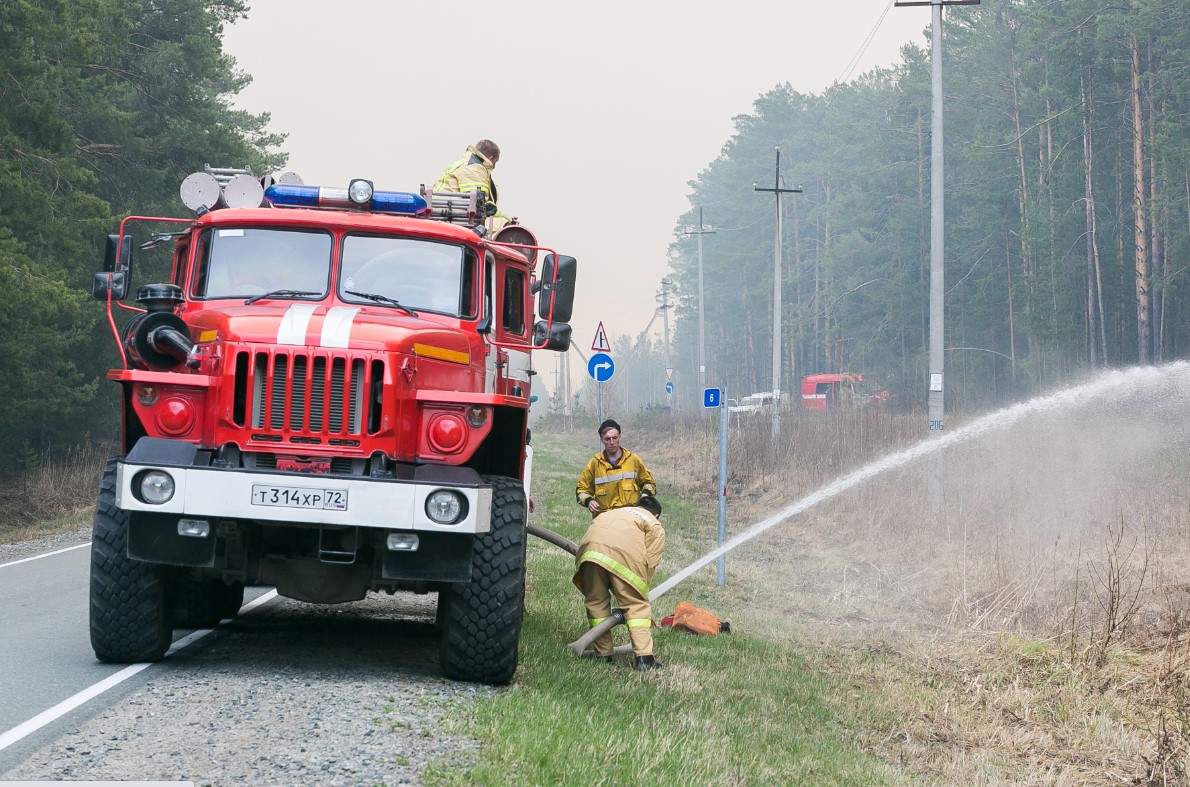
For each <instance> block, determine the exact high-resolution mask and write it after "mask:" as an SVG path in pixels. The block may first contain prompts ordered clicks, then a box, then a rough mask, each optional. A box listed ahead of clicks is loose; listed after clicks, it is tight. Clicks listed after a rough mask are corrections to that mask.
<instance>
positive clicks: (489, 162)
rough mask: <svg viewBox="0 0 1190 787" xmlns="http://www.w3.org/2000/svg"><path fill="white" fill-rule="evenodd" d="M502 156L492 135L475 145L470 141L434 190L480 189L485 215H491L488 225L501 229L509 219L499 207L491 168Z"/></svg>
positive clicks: (468, 192)
mask: <svg viewBox="0 0 1190 787" xmlns="http://www.w3.org/2000/svg"><path fill="white" fill-rule="evenodd" d="M499 160H500V147H499V146H498V145H497V144H496V143H495V142H493V141H492V140H490V139H481V140H480V141H479V142H476V143H475V144H474V145H469V146H468V147H467V149H466V150H465V151H463V155H462V156H460V157H459V158H458V159H457V160H456V161H454V162H453V163H451V165H450V166H449V167H447V168H446V171H445V172H443V173H442V177H440V178H438V182H437V183H435V184H434V191H453V192H458V193H462V194H470V193H471V192H472V191H478V192H480V193H481V195H482V197H481V199H480V208H481V210H483V211H484V215H485V216H487V217H490V218H491V219H492V226H490V227H489V229H492V230H497V229H500V227H502V226H504V225H505V224H507V223H508V221H509V219H508V217H507V216H505V215H504V214H503V213H501V212H500V209H499V208H498V207H497V203H498V202H499V194H498V193H497V191H496V181H494V180H492V170H494V169H495V168H496V162H498V161H499Z"/></svg>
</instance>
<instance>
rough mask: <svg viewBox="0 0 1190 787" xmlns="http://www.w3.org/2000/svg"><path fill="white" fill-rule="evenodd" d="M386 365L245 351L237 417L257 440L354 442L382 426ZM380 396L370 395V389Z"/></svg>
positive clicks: (241, 358)
mask: <svg viewBox="0 0 1190 787" xmlns="http://www.w3.org/2000/svg"><path fill="white" fill-rule="evenodd" d="M383 380H384V363H383V362H382V361H379V360H372V361H369V360H367V359H365V358H362V357H352V356H350V355H348V356H333V355H326V354H310V353H306V352H302V351H300V350H299V351H286V350H274V351H257V352H255V353H247V352H242V353H239V355H238V356H237V358H236V386H235V388H236V402H235V409H234V419H235V421H236V422H237V423H239V424H240V425H246V426H248V427H250V428H251V429H254V430H259V432H258V433H256V434H253V439H257V440H271V441H274V442H280V441H288V442H291V443H299V444H300V443H307V444H321V443H324V442H327V443H330V444H335V443H339V442H340V441H345V442H347V443H349V444H350V443H353V442H355V441H354V440H350V438H354V437H360V436H362V435H364V434H365V433H374V432H376V431H377V429H378V425H379V424H380V397H379V395H378V394H379V390H378V386H380V385H381V384H382V383H383ZM374 390H375V391H376V392H377V395H374V396H369V392H370V391H374Z"/></svg>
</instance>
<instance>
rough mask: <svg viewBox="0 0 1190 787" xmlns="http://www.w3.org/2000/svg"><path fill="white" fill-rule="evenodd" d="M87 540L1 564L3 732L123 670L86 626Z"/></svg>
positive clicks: (0, 713)
mask: <svg viewBox="0 0 1190 787" xmlns="http://www.w3.org/2000/svg"><path fill="white" fill-rule="evenodd" d="M90 559H91V550H90V549H89V545H86V546H81V547H80V548H77V549H70V550H69V551H67V552H60V553H59V554H56V555H54V554H51V555H49V556H48V557H41V558H37V559H32V560H29V559H27V560H24V561H16V562H13V563H7V564H4V565H3V566H0V600H2V601H0V643H2V645H0V663H3V664H4V669H2V670H0V697H3V698H4V701H3V702H0V734H3V733H4V732H7V731H8V730H10V729H11V728H13V727H15V726H16V725H18V724H20V723H22V722H24V721H27V720H29V719H31V718H33V717H34V716H36V715H37V714H39V713H41V712H42V711H44V710H46V709H47V708H50V707H53V706H54V705H56V704H58V703H59V702H61V701H62V700H65V699H67V698H68V697H71V696H73V695H74V694H76V693H78V692H80V691H82V690H83V689H86V688H87V687H88V686H90V685H92V684H94V683H98V682H99V681H101V680H103V679H104V678H106V677H108V676H110V675H113V674H115V673H117V672H119V671H120V670H121V669H123V667H122V666H120V665H113V664H101V663H99V662H98V661H96V660H95V653H94V652H93V651H92V650H91V641H90V638H89V635H88V632H87V583H88V564H89V562H90Z"/></svg>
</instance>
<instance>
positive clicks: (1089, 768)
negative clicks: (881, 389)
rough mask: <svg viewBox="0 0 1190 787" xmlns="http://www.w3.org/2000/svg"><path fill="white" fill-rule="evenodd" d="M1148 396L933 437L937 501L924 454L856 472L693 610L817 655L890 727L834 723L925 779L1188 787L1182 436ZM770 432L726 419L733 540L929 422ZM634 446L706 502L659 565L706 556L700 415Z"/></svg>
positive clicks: (1174, 410) (711, 465)
mask: <svg viewBox="0 0 1190 787" xmlns="http://www.w3.org/2000/svg"><path fill="white" fill-rule="evenodd" d="M1180 382H1183V383H1184V382H1185V381H1184V380H1180ZM1153 395H1154V396H1158V397H1161V396H1163V397H1164V400H1163V401H1153V399H1152V397H1150V396H1145V397H1144V398H1143V401H1133V402H1132V403H1131V404H1128V405H1125V404H1124V403H1123V402H1120V401H1105V402H1095V403H1093V404H1092V405H1091V406H1088V407H1077V408H1075V407H1071V408H1069V411H1068V412H1067V411H1063V410H1059V411H1056V412H1046V413H1045V414H1044V416H1043V417H1042V416H1041V415H1039V416H1038V417H1027V418H1024V419H1022V420H1021V421H1020V423H1018V424H1016V425H1013V426H1011V427H1009V428H1006V429H1003V430H991V431H990V432H988V433H987V434H984V435H981V436H979V437H977V438H974V439H971V440H970V441H966V442H961V443H958V444H956V445H953V446H952V447H949V448H948V449H947V450H946V452H945V455H944V460H943V468H944V470H943V475H942V499H941V503H940V506H939V507H938V508H937V509H935V508H934V507H932V506H931V505H930V504H929V495H928V493H927V489H928V479H929V474H930V473H929V468H930V465H929V460H928V459H926V460H916V461H914V462H909V463H907V464H905V465H904V466H902V467H898V468H893V469H890V470H888V471H887V472H884V473H882V474H880V475H879V476H877V477H873V478H871V479H869V480H867V481H864V482H861V483H859V484H857V485H856V486H855V487H853V488H851V489H849V490H847V491H845V492H843V493H840V494H839V495H838V496H836V497H834V498H831V499H829V500H826V501H823V502H822V503H820V504H818V505H816V506H814V507H813V508H811V509H809V510H807V511H805V512H804V513H802V514H800V515H798V516H795V517H793V518H792V519H790V520H789V521H786V522H784V523H782V524H780V525H777V526H776V527H773V528H772V529H771V530H769V531H767V532H765V533H764V534H762V535H759V536H757V537H756V538H755V539H754V540H752V541H749V542H748V543H747V544H745V545H743V546H741V547H740V548H738V549H736V550H735V551H734V552H732V553H731V554H730V555H729V556H728V559H727V565H728V571H729V575H728V578H729V581H728V585H727V587H726V588H724V589H722V590H721V591H717V592H715V593H713V594H710V595H707V596H705V597H702V598H700V599H697V600H698V601H699V602H702V603H705V604H706V605H708V606H712V607H713V608H714V609H715V610H716V611H717V612H718V613H720V614H721V615H722V616H725V617H729V618H730V619H731V620H732V621H733V625H735V626H736V627H737V628H738V629H740V630H749V631H756V632H763V633H764V634H765V635H767V636H773V637H777V638H788V639H789V640H791V641H797V642H803V643H804V642H810V643H822V644H824V645H826V646H827V648H826V649H825V650H824V651H823V652H824V653H829V654H830V656H829V657H828V658H824V660H823V661H822V663H820V664H817V665H816V667H817V668H819V669H822V670H824V671H830V672H834V673H836V674H842V675H845V676H846V677H847V678H848V679H849V680H850V681H851V683H852V685H854V686H855V694H854V697H853V698H844V700H847V699H850V700H852V705H853V708H855V707H858V708H860V710H859V711H858V712H859V713H860V715H861V716H863V715H864V708H870V709H871V711H872V713H871V714H870V716H869V718H870V719H873V720H874V719H876V718H878V717H880V714H878V713H877V711H880V712H881V713H890V712H891V713H892V714H893V716H894V717H895V718H899V719H901V720H902V723H901V724H900V725H899V726H898V728H896V729H888V728H887V725H885V726H883V727H879V726H877V727H874V728H864V727H863V725H862V724H861V725H860V727H861V728H860V729H857V730H852V731H850V732H851V734H853V735H855V736H856V737H857V739H858V740H860V741H861V743H862V744H863V745H864V746H865V748H868V749H870V750H871V751H874V752H877V753H880V754H881V755H883V756H885V757H886V758H887V759H889V760H890V761H892V762H897V763H901V764H902V765H903V766H904V767H905V768H906V769H907V770H908V771H910V772H913V773H916V774H919V775H920V776H921V777H922V778H923V780H925V781H934V782H938V783H946V784H950V783H967V782H980V783H993V784H999V783H1007V784H1020V783H1027V784H1032V783H1042V784H1108V783H1126V784H1186V783H1188V778H1190V776H1188V775H1190V759H1188V758H1190V698H1188V697H1187V694H1186V686H1187V680H1188V679H1190V488H1188V486H1187V484H1186V482H1185V481H1186V476H1187V472H1188V470H1190V462H1188V461H1187V458H1186V454H1187V451H1186V449H1187V448H1188V447H1190V425H1186V426H1183V420H1184V419H1183V417H1182V413H1184V412H1185V409H1186V408H1185V405H1186V401H1185V395H1184V394H1182V393H1181V392H1180V391H1164V392H1156V393H1154V394H1153ZM1132 396H1133V398H1134V399H1135V395H1134V394H1133V395H1132ZM784 420H785V423H784V427H785V431H784V434H783V438H784V439H783V441H782V443H781V444H780V445H778V446H776V450H774V446H773V445H772V444H771V439H770V436H769V431H770V422H769V421H768V420H767V419H764V418H760V419H756V418H753V419H750V420H749V419H744V420H741V421H740V422H739V423H735V422H733V424H732V432H731V446H730V461H729V471H730V475H729V519H728V532H729V535H731V536H734V535H736V534H739V533H741V532H744V531H745V530H746V529H747V528H748V527H749V525H750V524H752V523H754V522H758V521H760V520H761V519H763V518H764V517H766V516H768V515H770V514H771V513H772V512H774V511H776V510H780V509H782V508H784V507H786V506H789V505H790V504H791V503H793V502H795V501H797V500H799V499H800V498H802V497H803V496H805V495H807V494H809V493H811V492H814V491H815V490H817V489H819V488H820V487H822V486H824V485H825V484H827V483H829V482H831V481H833V480H834V479H836V478H838V477H840V476H842V475H845V474H846V473H847V472H850V471H851V470H853V469H854V468H856V467H859V466H861V465H863V464H865V463H867V462H870V461H872V460H873V459H874V458H877V457H881V456H884V455H887V454H890V453H893V452H896V451H898V450H900V449H903V448H905V447H906V446H908V445H911V444H913V443H916V442H918V441H919V440H920V439H921V438H922V437H923V436H924V426H925V418H924V416H915V417H905V416H895V415H892V414H888V413H882V412H880V411H877V410H856V411H851V412H846V413H836V414H830V415H816V416H811V415H810V414H789V415H788V416H786V418H785V419H784ZM951 428H952V429H955V428H956V427H954V426H952V427H951ZM633 437H634V443H633V446H632V447H634V449H637V450H640V451H641V453H642V454H643V455H644V456H645V458H646V461H649V462H650V466H651V467H653V469H654V473H655V474H656V475H658V476H659V481H660V482H661V483H662V485H663V494H664V487H665V486H669V488H671V489H674V488H675V487H676V488H677V489H679V490H680V494H682V495H683V496H686V497H688V498H690V499H694V500H697V501H698V502H699V507H700V509H702V510H705V511H706V516H705V520H704V521H700V522H699V523H696V524H694V525H693V526H692V527H691V528H690V538H691V540H693V541H695V542H697V543H698V544H699V546H697V547H695V548H692V549H687V548H685V547H684V546H683V545H682V544H681V539H671V541H672V542H673V547H672V548H671V549H670V551H669V552H668V553H667V560H669V559H670V558H673V559H674V560H676V561H678V565H671V566H670V568H671V570H672V571H676V570H677V569H678V568H680V567H681V566H683V565H686V563H688V562H693V560H694V559H695V558H697V557H698V556H699V555H700V554H703V553H705V552H706V551H708V550H709V549H710V548H712V547H713V546H714V545H715V540H714V539H715V517H716V513H715V512H716V510H717V501H716V497H715V494H716V477H717V474H718V435H717V422H712V421H711V419H710V418H705V417H700V416H699V415H692V416H688V417H686V418H676V419H675V422H674V423H673V424H672V425H669V426H668V428H667V429H665V430H664V431H663V432H657V433H653V434H648V435H640V434H635V433H634V434H633ZM675 524H676V523H675ZM674 526H675V525H671V524H670V523H668V522H667V528H673V527H674ZM683 551H685V552H689V554H682V552H683ZM683 560H685V561H686V563H683V562H681V561H683ZM690 592H691V591H689V590H687V591H686V592H684V593H683V596H689V595H690ZM857 699H858V700H860V702H858V703H856V702H854V700H857ZM884 717H885V718H887V716H884ZM873 723H875V722H873Z"/></svg>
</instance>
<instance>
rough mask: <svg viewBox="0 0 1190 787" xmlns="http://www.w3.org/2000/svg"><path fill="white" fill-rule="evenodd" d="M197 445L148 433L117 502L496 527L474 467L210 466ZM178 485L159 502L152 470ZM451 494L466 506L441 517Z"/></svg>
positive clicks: (241, 514) (246, 514)
mask: <svg viewBox="0 0 1190 787" xmlns="http://www.w3.org/2000/svg"><path fill="white" fill-rule="evenodd" d="M203 453H204V452H200V451H199V450H198V449H197V448H196V447H195V446H194V445H192V444H190V443H185V442H181V441H174V440H161V439H158V438H149V437H146V438H141V439H140V440H139V441H138V442H137V443H136V445H135V446H133V449H132V451H130V452H129V453H128V456H127V457H125V458H124V459H123V460H121V461H120V462H119V464H118V466H117V470H116V505H117V506H119V507H120V508H121V509H123V510H125V511H132V512H145V513H151V514H163V515H171V516H176V517H178V518H194V519H242V520H251V521H259V522H277V523H302V524H311V525H335V526H342V527H368V528H384V529H393V530H412V531H423V532H435V533H457V534H470V535H474V534H478V533H487V532H488V531H489V530H490V529H491V519H492V488H491V487H490V486H488V485H485V484H483V483H482V481H481V479H480V478H479V474H478V473H476V472H475V471H474V470H472V469H470V468H466V467H446V466H437V465H422V466H419V467H416V468H413V469H412V473H411V477H409V478H359V477H349V476H340V475H313V474H302V473H278V472H268V471H256V470H247V469H244V468H220V467H214V466H210V465H209V464H203V462H202V461H201V460H200V459H199V457H200V454H203ZM154 471H156V472H160V473H164V474H165V475H167V476H168V477H169V480H170V481H171V482H172V486H173V491H172V494H170V495H169V497H168V499H164V500H161V501H160V502H152V501H151V500H150V496H146V495H145V494H144V492H143V491H142V489H143V487H142V481H143V480H144V479H145V477H146V475H147V474H149V473H152V472H154ZM443 491H445V492H449V493H451V494H453V495H454V496H455V497H456V498H457V500H458V501H459V502H460V505H461V508H462V511H461V513H460V514H459V515H458V516H457V518H456V519H455V521H452V522H449V523H444V522H439V521H435V519H433V518H432V517H431V516H430V514H429V510H428V505H427V504H428V502H429V500H430V498H431V496H432V495H434V494H435V493H438V492H443Z"/></svg>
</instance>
